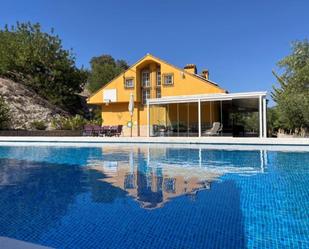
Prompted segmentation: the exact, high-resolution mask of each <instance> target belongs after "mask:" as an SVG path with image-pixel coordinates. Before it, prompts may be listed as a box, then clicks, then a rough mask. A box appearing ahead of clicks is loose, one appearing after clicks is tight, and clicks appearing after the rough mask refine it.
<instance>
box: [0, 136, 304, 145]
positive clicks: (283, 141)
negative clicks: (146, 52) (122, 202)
mask: <svg viewBox="0 0 309 249" xmlns="http://www.w3.org/2000/svg"><path fill="white" fill-rule="evenodd" d="M4 142H41V143H42V142H43V143H44V142H45V143H107V144H111V143H148V144H210V145H220V144H222V145H285V146H294V145H295V146H300V145H301V146H309V138H251V137H250V138H249V137H247V138H244V137H241V138H235V137H234V138H233V137H150V138H148V137H0V143H4Z"/></svg>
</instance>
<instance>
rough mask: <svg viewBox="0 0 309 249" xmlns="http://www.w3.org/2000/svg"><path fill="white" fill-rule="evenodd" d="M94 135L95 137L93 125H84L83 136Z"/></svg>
mask: <svg viewBox="0 0 309 249" xmlns="http://www.w3.org/2000/svg"><path fill="white" fill-rule="evenodd" d="M92 135H93V129H92V125H84V129H83V136H92Z"/></svg>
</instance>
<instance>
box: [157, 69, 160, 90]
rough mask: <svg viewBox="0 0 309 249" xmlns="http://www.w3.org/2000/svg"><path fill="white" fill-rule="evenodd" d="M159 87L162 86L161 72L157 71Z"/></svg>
mask: <svg viewBox="0 0 309 249" xmlns="http://www.w3.org/2000/svg"><path fill="white" fill-rule="evenodd" d="M157 86H161V71H160V69H158V71H157Z"/></svg>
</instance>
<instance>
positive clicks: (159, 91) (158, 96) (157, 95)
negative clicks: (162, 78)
mask: <svg viewBox="0 0 309 249" xmlns="http://www.w3.org/2000/svg"><path fill="white" fill-rule="evenodd" d="M156 98H161V88H157V89H156Z"/></svg>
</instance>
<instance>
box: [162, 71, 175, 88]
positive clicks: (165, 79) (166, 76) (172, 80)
mask: <svg viewBox="0 0 309 249" xmlns="http://www.w3.org/2000/svg"><path fill="white" fill-rule="evenodd" d="M168 77H171V78H170V79H171V80H170V81H169V82H167V78H168ZM163 80H164V82H163V83H164V85H165V86H172V85H174V74H172V73H167V74H164V75H163Z"/></svg>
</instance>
